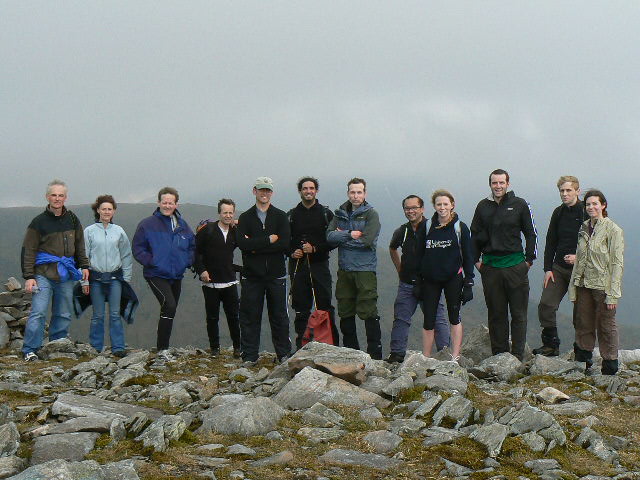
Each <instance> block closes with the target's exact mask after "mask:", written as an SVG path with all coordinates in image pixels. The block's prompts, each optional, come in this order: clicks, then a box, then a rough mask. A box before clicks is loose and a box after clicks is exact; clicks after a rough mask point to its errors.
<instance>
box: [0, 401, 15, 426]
mask: <svg viewBox="0 0 640 480" xmlns="http://www.w3.org/2000/svg"><path fill="white" fill-rule="evenodd" d="M13 419H14V415H13V411H12V410H11V409H10V408H9V406H8V405H7V404H5V403H0V425H4V424H5V423H7V422H10V421H12V420H13Z"/></svg>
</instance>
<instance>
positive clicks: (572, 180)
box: [557, 175, 580, 190]
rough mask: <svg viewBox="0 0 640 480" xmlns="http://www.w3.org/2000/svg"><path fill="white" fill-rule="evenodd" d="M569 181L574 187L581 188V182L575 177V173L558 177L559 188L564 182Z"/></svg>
mask: <svg viewBox="0 0 640 480" xmlns="http://www.w3.org/2000/svg"><path fill="white" fill-rule="evenodd" d="M567 182H569V183H570V184H571V185H573V188H575V189H576V190H578V189H579V188H580V182H579V181H578V177H574V176H573V175H562V176H561V177H560V178H559V179H558V183H557V185H558V188H560V187H561V186H562V184H563V183H567Z"/></svg>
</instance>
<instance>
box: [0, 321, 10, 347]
mask: <svg viewBox="0 0 640 480" xmlns="http://www.w3.org/2000/svg"><path fill="white" fill-rule="evenodd" d="M0 313H4V312H0ZM9 340H11V332H10V331H9V326H8V325H7V321H6V320H5V319H4V318H2V317H0V348H6V346H7V345H9Z"/></svg>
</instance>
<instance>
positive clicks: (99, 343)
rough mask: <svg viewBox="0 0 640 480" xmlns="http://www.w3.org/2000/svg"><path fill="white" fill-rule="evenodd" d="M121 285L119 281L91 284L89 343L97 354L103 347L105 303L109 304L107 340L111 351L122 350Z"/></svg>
mask: <svg viewBox="0 0 640 480" xmlns="http://www.w3.org/2000/svg"><path fill="white" fill-rule="evenodd" d="M121 293H122V284H121V283H120V281H119V280H111V281H110V282H91V284H90V289H89V294H90V295H91V303H92V304H93V316H92V317H91V326H90V327H89V342H90V343H91V346H92V347H93V348H95V349H96V350H97V351H98V352H100V351H102V347H104V317H105V302H107V301H108V302H109V338H110V339H111V351H112V352H117V351H120V350H124V327H123V325H122V317H120V294H121Z"/></svg>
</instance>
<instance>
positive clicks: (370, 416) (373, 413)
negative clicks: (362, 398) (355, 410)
mask: <svg viewBox="0 0 640 480" xmlns="http://www.w3.org/2000/svg"><path fill="white" fill-rule="evenodd" d="M359 415H360V418H361V419H362V421H364V422H365V423H366V424H367V425H376V424H377V423H378V422H380V421H381V420H382V419H383V418H384V416H383V415H382V412H380V410H378V409H377V408H376V407H368V408H363V409H362V410H360V412H359Z"/></svg>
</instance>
